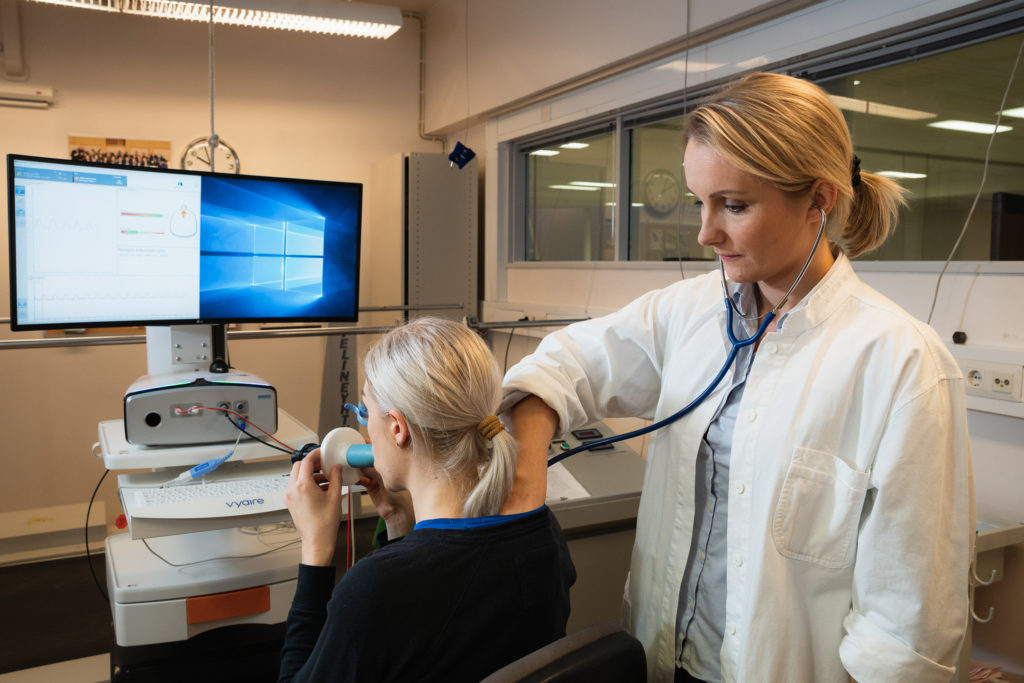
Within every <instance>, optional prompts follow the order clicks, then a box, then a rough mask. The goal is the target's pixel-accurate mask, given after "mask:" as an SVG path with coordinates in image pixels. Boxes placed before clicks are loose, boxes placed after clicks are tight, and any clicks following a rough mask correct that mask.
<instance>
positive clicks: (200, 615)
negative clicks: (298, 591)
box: [185, 586, 270, 624]
mask: <svg viewBox="0 0 1024 683" xmlns="http://www.w3.org/2000/svg"><path fill="white" fill-rule="evenodd" d="M269 610H270V587H269V586H257V587H256V588H246V589H245V590H240V591H231V592H230V593H215V594H213V595H200V596H197V597H194V598H188V599H187V600H186V601H185V612H186V614H187V616H188V623H190V624H205V623H208V622H211V621H220V620H221V619H231V618H234V617H245V616H248V615H250V614H260V613H261V612H267V611H269Z"/></svg>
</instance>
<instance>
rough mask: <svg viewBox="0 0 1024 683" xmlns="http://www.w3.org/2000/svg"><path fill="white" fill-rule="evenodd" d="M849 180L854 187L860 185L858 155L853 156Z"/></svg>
mask: <svg viewBox="0 0 1024 683" xmlns="http://www.w3.org/2000/svg"><path fill="white" fill-rule="evenodd" d="M850 182H851V183H852V184H853V186H854V187H857V186H858V185H860V157H858V156H857V155H854V157H853V170H852V172H851V174H850Z"/></svg>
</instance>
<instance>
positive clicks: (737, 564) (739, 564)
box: [735, 557, 743, 567]
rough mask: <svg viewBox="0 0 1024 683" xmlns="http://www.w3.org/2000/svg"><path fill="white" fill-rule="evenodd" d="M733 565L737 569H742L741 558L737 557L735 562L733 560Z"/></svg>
mask: <svg viewBox="0 0 1024 683" xmlns="http://www.w3.org/2000/svg"><path fill="white" fill-rule="evenodd" d="M735 563H736V566H737V567H742V566H743V558H742V557H737V558H736V560H735Z"/></svg>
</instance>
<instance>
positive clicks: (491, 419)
mask: <svg viewBox="0 0 1024 683" xmlns="http://www.w3.org/2000/svg"><path fill="white" fill-rule="evenodd" d="M504 428H505V425H503V424H502V423H501V420H499V419H498V416H497V415H488V416H487V417H485V418H484V419H482V420H480V423H479V424H478V425H477V426H476V430H477V431H478V432H480V436H482V437H484V438H485V439H487V440H488V441H490V440H491V439H493V438H494V437H496V436H497V435H498V434H500V433H501V430H503V429H504Z"/></svg>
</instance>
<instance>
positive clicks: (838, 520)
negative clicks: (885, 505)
mask: <svg viewBox="0 0 1024 683" xmlns="http://www.w3.org/2000/svg"><path fill="white" fill-rule="evenodd" d="M867 490H868V474H867V473H866V472H859V471H857V470H855V469H853V468H852V467H850V466H849V465H847V464H846V463H845V462H844V461H843V460H841V459H840V458H837V457H836V456H834V455H831V454H830V453H823V452H821V451H813V450H810V449H807V448H798V449H796V452H795V453H793V458H792V459H791V460H790V462H789V470H788V471H787V472H786V479H785V481H784V482H783V484H782V491H781V493H780V494H779V502H778V504H777V505H776V507H775V517H774V519H773V520H772V538H773V540H774V541H775V547H776V548H777V549H778V551H779V552H780V553H782V554H783V555H785V556H786V557H791V558H793V559H796V560H803V561H805V562H811V563H813V564H817V565H820V566H822V567H829V568H834V569H838V568H841V567H849V566H850V565H851V564H853V559H854V555H855V554H856V551H857V525H858V524H859V521H860V515H861V509H862V508H863V507H864V499H865V496H866V495H867Z"/></svg>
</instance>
